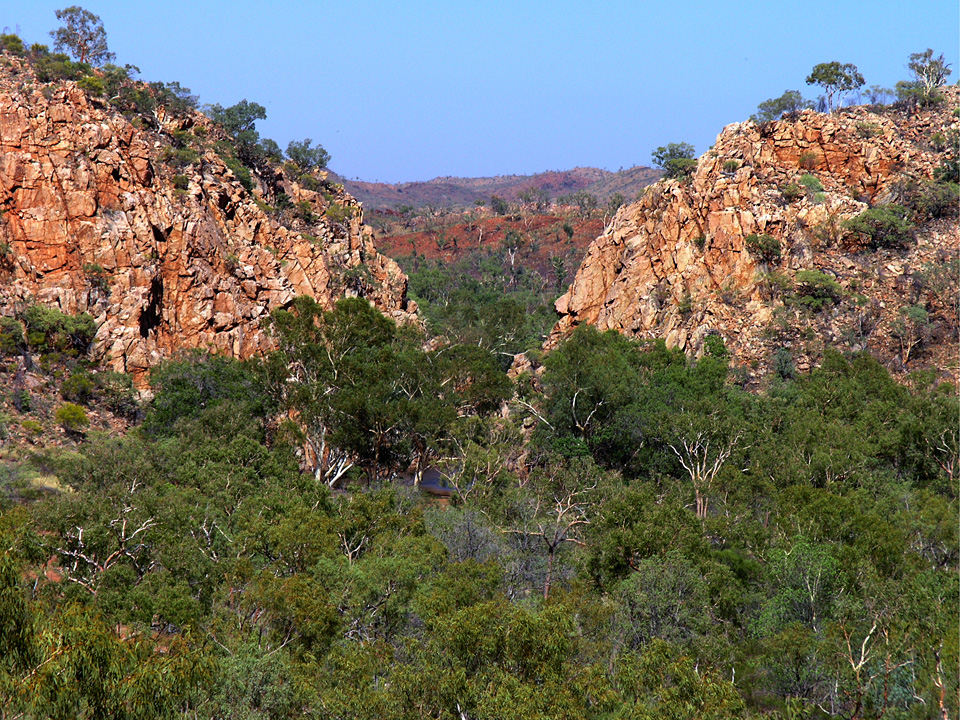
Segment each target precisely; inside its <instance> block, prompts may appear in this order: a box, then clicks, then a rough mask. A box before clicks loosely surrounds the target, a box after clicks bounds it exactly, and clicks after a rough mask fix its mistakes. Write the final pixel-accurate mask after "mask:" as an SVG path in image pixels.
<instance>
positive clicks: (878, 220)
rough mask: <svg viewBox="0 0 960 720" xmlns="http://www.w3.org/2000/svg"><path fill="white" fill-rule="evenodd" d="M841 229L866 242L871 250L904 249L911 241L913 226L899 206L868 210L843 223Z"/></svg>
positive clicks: (904, 210)
mask: <svg viewBox="0 0 960 720" xmlns="http://www.w3.org/2000/svg"><path fill="white" fill-rule="evenodd" d="M843 227H844V228H845V229H847V230H849V231H850V232H851V233H854V234H856V235H858V236H859V237H860V238H862V239H864V240H866V242H867V244H868V246H869V247H870V248H873V249H877V248H889V247H892V248H897V247H904V246H906V245H908V244H909V243H910V242H912V241H913V230H914V225H913V223H912V222H911V221H910V220H909V219H908V213H907V210H906V208H904V207H902V206H900V205H881V206H879V207H873V208H870V209H869V210H865V211H864V212H862V213H860V214H859V215H857V216H856V217H854V218H851V219H849V220H846V221H844V222H843Z"/></svg>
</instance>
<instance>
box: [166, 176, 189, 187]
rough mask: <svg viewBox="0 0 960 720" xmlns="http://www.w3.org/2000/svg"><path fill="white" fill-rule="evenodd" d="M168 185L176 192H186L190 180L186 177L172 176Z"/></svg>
mask: <svg viewBox="0 0 960 720" xmlns="http://www.w3.org/2000/svg"><path fill="white" fill-rule="evenodd" d="M170 183H171V184H172V185H173V187H174V188H175V189H176V190H186V189H187V188H188V187H190V178H188V177H187V176H186V175H174V176H173V177H172V178H170Z"/></svg>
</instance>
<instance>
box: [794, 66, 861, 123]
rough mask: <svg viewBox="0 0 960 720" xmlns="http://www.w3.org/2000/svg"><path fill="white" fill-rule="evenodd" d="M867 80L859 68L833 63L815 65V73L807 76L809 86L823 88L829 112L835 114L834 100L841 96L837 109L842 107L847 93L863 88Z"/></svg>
mask: <svg viewBox="0 0 960 720" xmlns="http://www.w3.org/2000/svg"><path fill="white" fill-rule="evenodd" d="M864 82H865V80H864V79H863V75H861V74H860V71H859V70H857V66H856V65H853V64H851V63H847V64H846V65H841V64H840V63H838V62H836V61H833V62H828V63H820V64H819V65H815V66H814V68H813V71H812V72H811V73H810V74H809V75H808V76H807V85H819V86H820V87H822V88H823V94H824V96H825V97H826V100H827V111H828V112H833V108H834V105H833V98H834V96H835V95H837V94H839V96H840V97H839V98H838V101H837V107H840V104H841V101H842V100H843V98H844V97H846V95H847V93H849V92H852V91H854V90H857V89H858V88H861V87H863V84H864Z"/></svg>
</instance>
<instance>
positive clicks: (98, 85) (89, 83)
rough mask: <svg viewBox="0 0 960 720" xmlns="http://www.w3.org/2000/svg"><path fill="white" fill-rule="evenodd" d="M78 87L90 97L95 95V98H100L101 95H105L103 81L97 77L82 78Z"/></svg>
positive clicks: (87, 76) (78, 82)
mask: <svg viewBox="0 0 960 720" xmlns="http://www.w3.org/2000/svg"><path fill="white" fill-rule="evenodd" d="M77 87H78V88H80V89H81V90H83V91H84V92H85V93H87V94H88V95H93V96H94V97H99V96H100V95H103V92H104V86H103V80H101V79H100V78H98V77H97V76H96V75H86V76H84V77H82V78H80V79H79V80H78V81H77Z"/></svg>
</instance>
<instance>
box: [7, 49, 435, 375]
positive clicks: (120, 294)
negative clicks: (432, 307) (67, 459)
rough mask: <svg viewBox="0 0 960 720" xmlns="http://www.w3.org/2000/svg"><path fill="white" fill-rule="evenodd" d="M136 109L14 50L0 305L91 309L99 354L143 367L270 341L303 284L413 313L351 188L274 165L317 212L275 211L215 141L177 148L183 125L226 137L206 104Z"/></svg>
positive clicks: (296, 198) (246, 352)
mask: <svg viewBox="0 0 960 720" xmlns="http://www.w3.org/2000/svg"><path fill="white" fill-rule="evenodd" d="M138 121H139V118H133V119H132V121H131V119H128V118H127V117H125V116H124V115H122V114H120V113H118V112H117V111H115V110H114V109H113V108H112V107H110V106H109V105H107V104H106V103H105V102H102V101H100V100H96V99H91V98H89V97H88V96H87V95H86V94H85V93H84V92H83V91H82V90H81V89H79V88H78V87H77V86H76V84H75V83H71V82H65V83H57V84H42V83H39V82H37V81H36V78H35V77H34V76H33V75H32V72H31V71H30V69H29V67H28V65H27V64H26V63H21V61H19V60H16V59H13V58H6V59H5V64H4V67H3V68H0V213H2V214H0V313H2V314H6V315H11V314H14V313H15V312H16V311H17V310H18V309H20V308H22V307H24V306H25V305H27V304H29V303H32V302H40V303H43V304H47V305H52V306H56V307H58V308H59V309H61V310H62V311H64V312H67V313H77V312H82V311H86V312H89V313H90V314H91V315H93V316H94V318H95V319H96V324H97V335H96V346H95V352H96V354H97V355H98V356H99V357H100V358H102V359H103V360H105V361H106V363H107V364H108V365H109V366H110V367H112V368H113V369H116V370H119V371H124V372H132V373H134V375H135V376H138V375H142V374H143V373H144V371H146V370H147V369H148V368H149V367H151V366H152V365H154V364H156V363H157V362H158V361H159V360H160V359H162V358H163V357H166V356H169V355H170V354H172V353H174V352H175V351H177V350H179V349H182V348H193V347H200V348H210V349H212V350H214V351H216V352H220V353H224V354H227V355H231V356H235V357H240V358H245V357H248V356H250V355H253V354H255V353H259V352H262V351H264V350H265V349H267V348H269V346H270V339H269V337H268V336H267V335H266V334H265V331H264V329H263V327H262V320H263V319H264V317H265V316H266V315H267V314H269V312H270V311H272V310H273V309H275V308H279V307H284V306H286V305H288V304H289V303H290V302H291V301H292V300H293V298H294V297H295V296H296V295H298V294H305V295H310V296H312V297H314V298H316V299H317V300H318V301H320V302H321V303H323V304H326V305H330V304H332V303H333V302H334V301H335V300H336V299H339V298H340V297H343V296H345V295H361V296H363V297H367V298H368V299H370V300H371V301H372V302H373V303H374V304H375V305H376V306H377V307H378V308H380V309H381V310H382V311H383V312H384V313H386V314H388V315H390V316H392V317H394V318H395V319H398V320H401V321H403V320H407V319H411V318H414V317H415V312H416V307H415V305H414V304H413V303H412V302H408V301H407V298H406V283H407V281H406V277H405V276H404V275H403V273H402V272H401V271H400V269H399V267H398V266H397V264H396V263H395V262H394V261H392V260H390V259H389V258H386V257H384V256H382V255H379V254H378V253H377V251H376V248H375V247H374V245H373V242H372V240H371V236H370V233H369V232H368V229H366V228H365V227H364V225H363V219H362V209H361V207H360V205H359V203H357V202H356V201H355V200H354V199H353V198H351V197H350V196H349V195H347V194H346V193H345V192H344V191H343V190H342V188H341V187H339V186H336V185H333V184H332V183H326V182H324V181H323V180H322V179H321V178H316V179H315V182H313V183H311V184H312V185H313V187H314V188H315V189H314V190H309V189H306V188H304V187H302V186H301V185H300V184H298V183H297V182H294V181H292V180H291V179H289V178H286V177H285V176H284V175H283V173H281V172H279V171H278V172H277V174H276V177H275V178H273V179H274V181H275V183H276V184H277V187H279V188H280V189H281V190H282V191H283V193H284V194H285V195H286V196H287V197H288V198H289V199H290V201H291V202H292V203H293V204H297V203H300V205H299V206H298V207H299V209H300V215H301V216H306V217H307V218H308V220H309V222H308V223H304V222H300V221H297V222H290V221H289V214H288V218H287V219H286V220H283V219H278V218H282V215H281V214H280V213H278V212H276V211H274V210H272V209H271V208H269V207H268V206H267V205H266V203H265V202H264V196H263V195H262V194H261V193H257V192H256V189H255V192H254V193H251V192H248V191H247V190H246V189H245V188H244V186H243V185H241V183H240V182H238V180H237V178H236V177H235V176H234V174H233V173H232V172H231V170H230V169H229V168H228V167H227V165H226V164H225V162H224V160H223V159H221V157H220V155H218V153H217V152H215V151H214V150H213V149H212V145H211V143H209V142H208V143H204V144H201V145H199V146H198V147H199V150H198V152H196V153H195V158H192V160H193V161H192V162H190V163H187V164H183V163H181V165H180V166H177V165H176V164H175V163H171V162H169V159H170V157H171V156H173V155H175V152H174V151H173V150H172V148H171V142H172V139H174V138H176V137H178V135H179V137H181V138H182V137H183V136H184V134H189V135H190V136H191V137H195V138H200V137H202V138H210V139H215V136H216V134H218V133H219V134H220V136H221V138H222V139H225V138H223V137H222V131H221V130H220V129H219V128H218V127H217V126H215V125H213V124H212V123H211V122H210V121H209V120H208V119H207V118H206V117H204V116H203V115H201V114H200V113H196V112H187V113H185V114H180V115H179V116H177V117H170V118H164V117H162V115H161V116H159V117H158V118H157V123H156V124H155V126H154V127H153V128H149V127H147V126H145V125H144V124H143V123H141V122H138ZM303 203H306V205H304V204H303ZM330 208H333V209H334V210H335V212H328V210H330Z"/></svg>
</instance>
